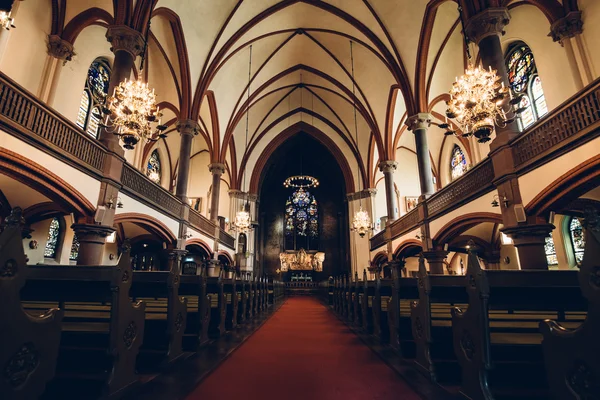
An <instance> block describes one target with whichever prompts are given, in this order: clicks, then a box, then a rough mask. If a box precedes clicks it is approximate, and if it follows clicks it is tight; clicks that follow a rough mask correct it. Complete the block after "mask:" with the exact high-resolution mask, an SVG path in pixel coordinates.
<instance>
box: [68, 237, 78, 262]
mask: <svg viewBox="0 0 600 400" xmlns="http://www.w3.org/2000/svg"><path fill="white" fill-rule="evenodd" d="M78 256H79V239H77V235H73V243H72V244H71V253H70V254H69V260H71V261H77V257H78Z"/></svg>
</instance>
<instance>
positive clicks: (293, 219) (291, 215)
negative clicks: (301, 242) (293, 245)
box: [285, 188, 319, 238]
mask: <svg viewBox="0 0 600 400" xmlns="http://www.w3.org/2000/svg"><path fill="white" fill-rule="evenodd" d="M294 233H295V234H296V235H299V236H308V237H311V238H316V237H318V236H319V210H318V204H317V200H316V199H315V196H313V195H311V194H310V192H307V191H306V190H304V189H302V188H300V189H298V190H296V191H295V192H294V193H292V195H291V196H290V198H289V199H288V200H287V201H286V203H285V234H286V235H287V236H292V235H294Z"/></svg>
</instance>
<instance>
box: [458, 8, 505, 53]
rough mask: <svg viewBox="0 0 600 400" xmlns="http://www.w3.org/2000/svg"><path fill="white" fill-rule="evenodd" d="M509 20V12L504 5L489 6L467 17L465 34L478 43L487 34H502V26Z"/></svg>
mask: <svg viewBox="0 0 600 400" xmlns="http://www.w3.org/2000/svg"><path fill="white" fill-rule="evenodd" d="M509 22H510V14H509V13H508V8H506V7H497V8H495V7H491V8H488V9H486V10H484V11H482V12H480V13H479V14H477V15H475V16H473V17H471V18H469V20H468V21H467V24H466V26H465V34H466V35H467V37H468V38H469V40H470V41H472V42H473V43H475V44H479V42H481V41H482V40H483V39H485V38H486V37H488V36H492V35H497V36H502V35H504V27H506V25H508V23H509Z"/></svg>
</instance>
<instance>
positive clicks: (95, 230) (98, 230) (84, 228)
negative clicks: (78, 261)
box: [71, 224, 115, 243]
mask: <svg viewBox="0 0 600 400" xmlns="http://www.w3.org/2000/svg"><path fill="white" fill-rule="evenodd" d="M71 229H73V231H74V232H75V233H76V234H77V239H78V240H79V241H80V242H81V241H82V240H86V239H89V240H92V241H94V240H102V243H104V238H106V237H107V236H108V235H110V234H111V233H113V232H114V231H115V228H113V227H112V226H106V225H96V224H73V225H71Z"/></svg>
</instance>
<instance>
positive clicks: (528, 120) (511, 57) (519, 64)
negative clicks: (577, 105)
mask: <svg viewBox="0 0 600 400" xmlns="http://www.w3.org/2000/svg"><path fill="white" fill-rule="evenodd" d="M506 69H507V72H508V82H509V85H510V88H511V91H512V93H513V94H515V95H522V96H523V99H522V100H521V103H519V107H520V108H523V109H524V110H523V112H522V113H521V117H520V118H519V120H518V122H517V123H518V125H519V129H520V130H521V131H522V130H525V129H527V128H528V127H530V126H531V125H533V124H534V123H535V122H536V121H537V120H538V119H539V118H541V117H543V116H544V115H546V114H547V113H548V106H547V104H546V97H545V96H544V90H543V89H542V81H541V79H540V77H539V76H538V72H537V67H536V65H535V58H534V57H533V53H532V52H531V49H530V48H529V46H527V45H526V44H525V43H523V42H517V43H515V44H513V45H512V46H511V48H510V50H509V51H508V53H507V56H506Z"/></svg>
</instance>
